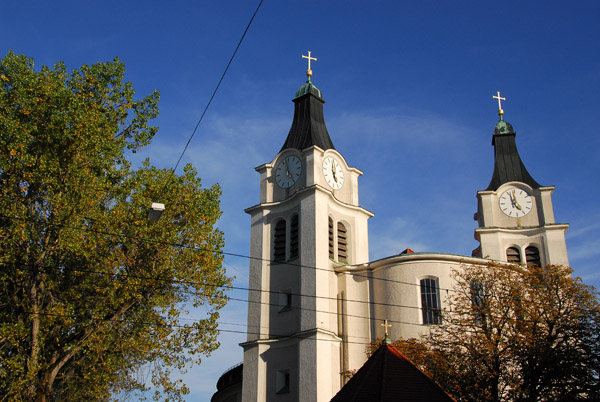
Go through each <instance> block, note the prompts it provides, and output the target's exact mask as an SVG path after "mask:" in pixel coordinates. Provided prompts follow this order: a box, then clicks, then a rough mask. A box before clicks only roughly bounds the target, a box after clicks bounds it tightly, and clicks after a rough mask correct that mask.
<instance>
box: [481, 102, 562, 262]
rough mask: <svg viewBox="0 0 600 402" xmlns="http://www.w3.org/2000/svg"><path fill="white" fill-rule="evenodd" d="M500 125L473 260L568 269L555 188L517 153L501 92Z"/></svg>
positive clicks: (495, 133)
mask: <svg viewBox="0 0 600 402" xmlns="http://www.w3.org/2000/svg"><path fill="white" fill-rule="evenodd" d="M494 98H496V99H498V115H499V116H500V121H499V122H498V124H496V127H495V129H494V136H493V138H492V145H493V146H494V151H495V158H494V173H493V175H492V180H491V182H490V184H489V186H488V187H487V189H485V190H483V191H479V192H478V193H477V198H478V210H477V213H476V214H475V220H476V221H478V223H479V227H478V228H477V229H476V230H475V239H477V240H478V241H479V242H480V246H479V247H478V248H477V249H475V250H474V251H473V256H476V257H483V258H489V259H493V260H496V261H507V262H514V263H519V262H522V263H528V264H536V265H546V264H556V265H565V266H568V265H569V260H568V257H567V246H566V242H565V233H566V231H567V229H568V227H569V225H568V224H558V223H556V222H555V221H554V211H553V209H552V198H551V197H552V192H553V191H554V186H542V185H540V184H538V183H537V182H536V181H535V180H534V179H533V178H532V177H531V175H530V174H529V172H528V171H527V169H526V168H525V165H524V164H523V162H522V161H521V157H520V156H519V153H518V151H517V145H516V142H515V136H516V133H515V131H514V129H513V127H512V125H510V124H509V123H507V122H506V121H504V118H503V115H504V111H503V110H502V104H501V101H502V100H506V99H505V98H502V97H501V96H500V92H498V95H497V96H494Z"/></svg>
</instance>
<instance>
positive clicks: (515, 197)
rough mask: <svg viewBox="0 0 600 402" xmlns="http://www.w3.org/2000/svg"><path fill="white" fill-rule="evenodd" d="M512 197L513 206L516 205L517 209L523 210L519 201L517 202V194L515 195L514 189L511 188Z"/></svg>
mask: <svg viewBox="0 0 600 402" xmlns="http://www.w3.org/2000/svg"><path fill="white" fill-rule="evenodd" d="M512 197H513V200H514V205H515V207H517V209H518V210H519V211H522V210H523V208H522V207H521V205H519V203H518V202H517V196H516V194H515V190H513V192H512Z"/></svg>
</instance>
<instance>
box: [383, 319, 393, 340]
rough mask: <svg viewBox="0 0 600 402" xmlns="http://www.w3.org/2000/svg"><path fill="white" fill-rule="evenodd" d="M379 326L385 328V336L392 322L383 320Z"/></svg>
mask: <svg viewBox="0 0 600 402" xmlns="http://www.w3.org/2000/svg"><path fill="white" fill-rule="evenodd" d="M381 326H382V327H384V328H385V336H388V335H389V334H388V328H390V327H391V326H392V324H388V322H387V320H384V321H383V324H381Z"/></svg>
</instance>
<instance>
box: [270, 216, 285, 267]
mask: <svg viewBox="0 0 600 402" xmlns="http://www.w3.org/2000/svg"><path fill="white" fill-rule="evenodd" d="M273 246H274V252H273V261H284V260H285V220H283V219H281V220H279V221H278V222H277V223H276V224H275V235H274V239H273Z"/></svg>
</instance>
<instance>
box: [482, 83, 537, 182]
mask: <svg viewBox="0 0 600 402" xmlns="http://www.w3.org/2000/svg"><path fill="white" fill-rule="evenodd" d="M494 98H495V99H498V116H500V121H499V122H498V124H496V127H495V128H494V136H493V137H492V145H493V146H494V173H493V175H492V181H490V185H489V186H488V187H487V188H486V190H491V191H495V190H497V189H498V187H500V186H501V185H502V184H504V183H508V182H509V181H519V182H521V183H526V184H529V185H530V186H531V187H533V188H539V187H541V185H540V184H538V182H536V181H535V180H534V179H533V177H531V175H530V174H529V172H528V171H527V169H526V168H525V165H524V164H523V161H522V160H521V157H520V156H519V151H517V143H516V141H515V136H516V133H515V130H514V129H513V126H512V125H511V124H510V123H508V122H506V121H504V118H503V115H504V110H502V106H501V104H500V100H506V99H505V98H501V97H500V92H498V96H497V97H496V96H494Z"/></svg>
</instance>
